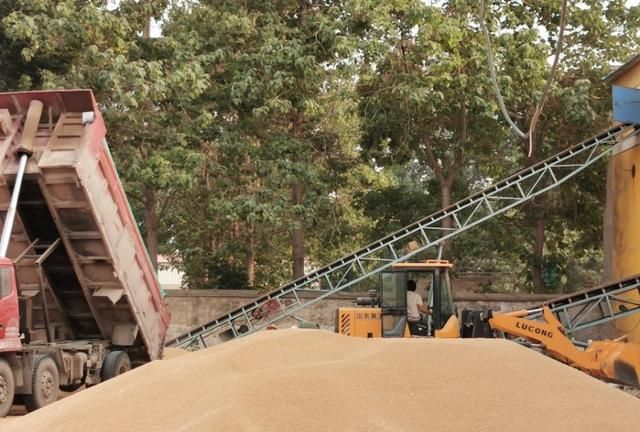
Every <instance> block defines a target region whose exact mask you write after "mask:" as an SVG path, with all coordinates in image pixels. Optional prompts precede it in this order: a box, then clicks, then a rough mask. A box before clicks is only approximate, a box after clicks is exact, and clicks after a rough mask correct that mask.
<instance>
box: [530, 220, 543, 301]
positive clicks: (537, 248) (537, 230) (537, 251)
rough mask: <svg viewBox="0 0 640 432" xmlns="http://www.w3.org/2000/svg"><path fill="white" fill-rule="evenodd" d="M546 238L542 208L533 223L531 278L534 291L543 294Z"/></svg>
mask: <svg viewBox="0 0 640 432" xmlns="http://www.w3.org/2000/svg"><path fill="white" fill-rule="evenodd" d="M544 240H545V217H544V210H541V211H540V212H539V213H538V214H537V215H536V217H535V219H534V225H533V251H532V256H531V258H532V263H531V280H532V282H533V292H534V293H536V294H543V293H544V291H545V289H544V279H543V276H542V272H543V270H544V265H543V264H544Z"/></svg>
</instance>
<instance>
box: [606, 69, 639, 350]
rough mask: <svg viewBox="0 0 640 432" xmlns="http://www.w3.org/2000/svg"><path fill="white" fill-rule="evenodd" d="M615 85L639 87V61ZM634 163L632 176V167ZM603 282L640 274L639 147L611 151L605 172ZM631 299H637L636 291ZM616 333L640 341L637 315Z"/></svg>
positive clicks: (617, 324) (624, 321)
mask: <svg viewBox="0 0 640 432" xmlns="http://www.w3.org/2000/svg"><path fill="white" fill-rule="evenodd" d="M613 84H614V85H620V86H625V87H640V64H638V65H636V66H634V67H633V68H630V69H629V70H628V71H627V72H626V73H625V74H623V75H622V76H620V77H618V78H617V79H616V80H615V81H614V83H613ZM634 166H635V176H633V175H632V174H633V169H634V168H633V167H634ZM604 252H605V257H604V259H605V263H604V264H605V265H604V267H605V274H604V279H605V282H611V281H615V280H618V279H622V278H625V277H629V276H634V275H636V274H640V146H638V145H637V143H636V145H635V146H634V147H632V148H629V149H627V150H624V151H622V152H620V153H618V154H614V156H612V157H611V159H610V161H609V166H608V171H607V205H606V210H605V220H604ZM629 299H630V300H635V301H640V295H638V294H637V293H635V294H633V295H631V296H630V297H629ZM614 307H615V305H614ZM615 327H616V329H617V330H618V333H619V335H622V334H629V333H631V335H630V340H631V341H633V342H636V343H640V314H636V315H634V316H631V317H628V318H625V319H622V320H618V321H616V322H615Z"/></svg>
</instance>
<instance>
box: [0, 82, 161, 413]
mask: <svg viewBox="0 0 640 432" xmlns="http://www.w3.org/2000/svg"><path fill="white" fill-rule="evenodd" d="M105 135H106V128H105V123H104V120H103V118H102V115H101V113H100V110H99V109H98V106H97V104H96V101H95V99H94V96H93V94H92V92H91V91H90V90H67V91H39V92H19V93H2V94H0V218H1V219H2V224H1V225H2V232H3V235H2V237H1V238H0V416H4V415H6V414H7V413H8V411H9V410H10V408H11V406H12V404H13V403H14V400H15V401H16V402H21V403H24V405H25V406H26V407H27V409H28V410H35V409H38V408H40V407H42V406H45V405H48V404H50V403H53V402H54V401H55V400H56V399H57V397H58V393H59V390H64V391H71V390H74V389H77V388H79V387H80V386H82V385H87V386H91V385H95V384H97V383H99V382H101V381H103V380H106V379H109V378H112V377H114V376H116V375H119V374H121V373H124V372H126V371H127V370H129V369H130V368H131V367H135V366H137V365H140V364H143V363H145V362H148V361H151V360H154V359H157V358H159V357H160V356H161V355H162V350H163V346H164V342H165V340H164V339H165V333H166V330H167V327H168V324H169V319H170V315H169V312H168V310H167V306H166V303H165V301H164V298H163V294H162V291H161V289H160V285H159V283H158V280H157V277H156V274H155V270H154V268H153V266H152V264H151V260H150V259H149V256H148V255H147V252H146V249H145V247H144V243H143V241H142V237H141V235H140V232H139V231H138V226H137V224H136V222H135V219H134V217H133V214H132V212H131V209H130V207H129V204H128V201H127V198H126V195H125V193H124V189H123V187H122V184H121V182H120V180H119V177H118V174H117V171H116V168H115V165H114V163H113V160H112V158H111V154H110V152H109V149H108V147H107V143H106V140H105Z"/></svg>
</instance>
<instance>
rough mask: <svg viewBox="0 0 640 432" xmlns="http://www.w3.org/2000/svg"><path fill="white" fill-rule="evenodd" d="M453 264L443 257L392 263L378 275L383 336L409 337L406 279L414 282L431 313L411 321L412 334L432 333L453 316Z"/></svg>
mask: <svg viewBox="0 0 640 432" xmlns="http://www.w3.org/2000/svg"><path fill="white" fill-rule="evenodd" d="M451 267H452V264H451V263H450V262H449V261H446V260H427V261H425V262H418V263H399V264H394V265H393V266H392V267H391V270H389V271H385V272H382V273H381V275H380V309H381V318H382V319H381V322H382V336H383V337H407V336H410V335H411V333H410V332H409V322H408V319H407V281H409V280H413V281H415V282H416V285H417V289H416V293H418V294H419V295H420V296H421V297H422V300H423V304H424V305H425V306H428V307H429V308H430V309H431V314H430V315H429V316H427V317H426V318H425V319H424V320H423V321H421V322H420V323H419V324H413V325H412V327H413V335H419V336H433V334H434V332H435V330H439V329H441V328H442V327H443V326H444V324H445V323H446V322H447V320H448V319H449V317H450V316H451V315H453V312H454V311H453V298H452V295H451V284H450V280H449V269H450V268H451Z"/></svg>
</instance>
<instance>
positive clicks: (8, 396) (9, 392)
mask: <svg viewBox="0 0 640 432" xmlns="http://www.w3.org/2000/svg"><path fill="white" fill-rule="evenodd" d="M15 391H16V386H15V382H14V380H13V372H12V371H11V367H10V366H9V363H7V361H6V360H3V359H0V418H1V417H5V416H6V415H7V414H9V411H10V410H11V405H13V398H14V396H15Z"/></svg>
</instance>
